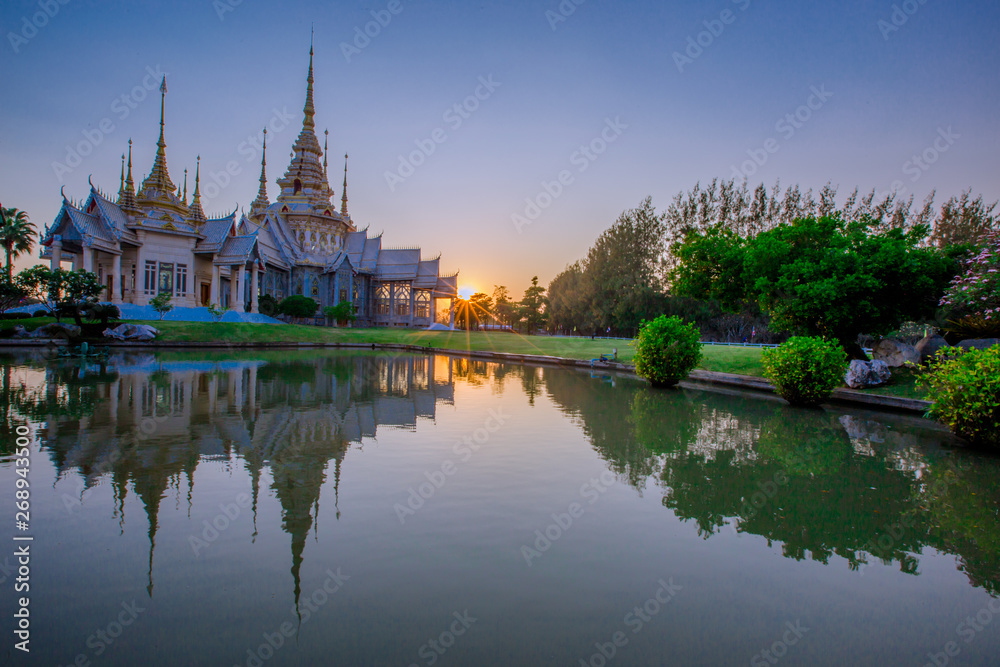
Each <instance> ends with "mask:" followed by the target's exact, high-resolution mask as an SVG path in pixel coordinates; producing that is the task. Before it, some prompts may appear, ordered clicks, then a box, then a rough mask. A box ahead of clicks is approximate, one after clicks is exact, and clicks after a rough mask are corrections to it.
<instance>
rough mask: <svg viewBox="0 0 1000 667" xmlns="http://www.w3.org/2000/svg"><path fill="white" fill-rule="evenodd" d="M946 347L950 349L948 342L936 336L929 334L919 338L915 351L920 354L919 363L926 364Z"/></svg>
mask: <svg viewBox="0 0 1000 667" xmlns="http://www.w3.org/2000/svg"><path fill="white" fill-rule="evenodd" d="M946 347H951V346H950V345H948V341H946V340H945V339H944V338H942V337H941V336H939V335H937V334H931V335H930V336H925V337H924V338H921V339H920V341H919V342H918V343H917V344H916V346H915V349H916V351H917V352H919V353H920V363H922V364H926V363H927V362H928V361H930V360H931V358H932V357H934V355H935V354H937V353H938V352H940V351H941V350H943V349H945V348H946Z"/></svg>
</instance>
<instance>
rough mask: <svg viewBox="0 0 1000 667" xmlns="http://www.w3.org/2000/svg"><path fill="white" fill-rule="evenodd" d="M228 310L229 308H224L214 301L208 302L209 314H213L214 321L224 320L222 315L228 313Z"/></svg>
mask: <svg viewBox="0 0 1000 667" xmlns="http://www.w3.org/2000/svg"><path fill="white" fill-rule="evenodd" d="M227 310H229V308H222V307H220V306H218V305H216V304H214V303H210V304H208V314H209V315H211V316H212V321H213V322H216V323H218V322H221V321H222V316H223V315H225V314H226V311H227Z"/></svg>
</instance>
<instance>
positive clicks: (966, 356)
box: [920, 345, 1000, 448]
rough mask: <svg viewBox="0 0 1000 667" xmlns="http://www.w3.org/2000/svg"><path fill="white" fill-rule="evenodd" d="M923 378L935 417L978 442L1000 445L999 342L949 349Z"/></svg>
mask: <svg viewBox="0 0 1000 667" xmlns="http://www.w3.org/2000/svg"><path fill="white" fill-rule="evenodd" d="M920 382H921V384H922V385H923V386H924V388H926V389H927V395H928V398H929V399H930V400H931V401H933V402H934V404H933V405H932V406H931V409H930V415H931V416H932V417H934V418H935V419H937V420H939V421H941V422H943V423H945V424H947V425H948V426H949V427H951V430H953V431H954V432H955V433H957V434H958V435H960V436H962V437H963V438H966V439H968V440H970V441H971V442H973V443H975V444H977V445H981V446H987V447H995V448H1000V345H994V346H993V347H991V348H988V349H986V350H962V349H960V348H951V349H948V350H946V351H945V352H944V353H942V354H940V355H939V356H938V357H936V358H935V360H934V361H932V362H931V364H930V370H929V371H928V373H927V374H926V375H925V376H924V377H922V378H921V379H920Z"/></svg>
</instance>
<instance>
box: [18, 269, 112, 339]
mask: <svg viewBox="0 0 1000 667" xmlns="http://www.w3.org/2000/svg"><path fill="white" fill-rule="evenodd" d="M17 281H18V283H19V284H20V285H21V287H23V288H24V290H25V291H26V292H27V294H28V296H29V298H34V299H35V300H37V301H38V302H39V304H40V305H41V306H42V307H43V308H45V309H46V310H47V311H49V313H50V314H52V315H53V316H54V317H55V318H56V321H58V320H59V318H60V316H61V315H62V314H63V313H67V312H68V313H69V314H71V315H72V316H73V319H74V321H76V323H77V324H78V325H80V326H82V325H83V311H84V310H85V309H87V308H90V307H92V306H94V305H95V304H97V302H98V297H100V295H101V292H102V291H103V290H104V285H101V283H100V282H99V281H98V279H97V275H96V274H94V273H91V272H90V271H84V270H82V269H81V270H79V271H65V270H63V269H56V270H55V271H53V270H52V269H50V268H49V267H47V266H44V265H37V266H33V267H31V268H29V269H25V270H24V271H21V273H19V274H17Z"/></svg>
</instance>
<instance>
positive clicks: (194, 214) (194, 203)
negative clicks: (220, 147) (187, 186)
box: [188, 155, 207, 223]
mask: <svg viewBox="0 0 1000 667" xmlns="http://www.w3.org/2000/svg"><path fill="white" fill-rule="evenodd" d="M200 182H201V156H200V155H199V156H198V163H197V166H196V167H195V169H194V196H193V197H191V206H190V207H189V210H190V211H191V215H190V216H189V217H188V220H190V221H192V222H196V223H197V222H205V220H206V219H207V218H206V217H205V211H203V210H202V208H201V185H200Z"/></svg>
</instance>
